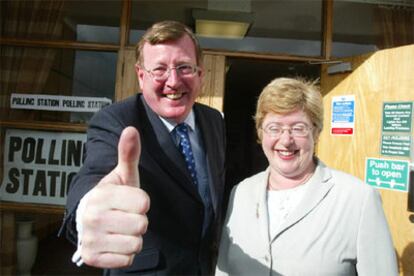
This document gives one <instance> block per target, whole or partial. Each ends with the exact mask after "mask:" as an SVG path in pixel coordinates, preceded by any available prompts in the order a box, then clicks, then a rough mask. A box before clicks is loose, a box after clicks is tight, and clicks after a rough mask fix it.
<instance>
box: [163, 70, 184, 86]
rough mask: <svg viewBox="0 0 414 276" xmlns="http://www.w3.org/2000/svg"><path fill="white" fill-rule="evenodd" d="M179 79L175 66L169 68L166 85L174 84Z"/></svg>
mask: <svg viewBox="0 0 414 276" xmlns="http://www.w3.org/2000/svg"><path fill="white" fill-rule="evenodd" d="M180 81H181V78H180V75H179V74H178V72H177V69H176V68H171V69H170V71H169V74H168V77H167V80H166V83H167V85H169V86H174V85H176V84H177V83H179V82H180Z"/></svg>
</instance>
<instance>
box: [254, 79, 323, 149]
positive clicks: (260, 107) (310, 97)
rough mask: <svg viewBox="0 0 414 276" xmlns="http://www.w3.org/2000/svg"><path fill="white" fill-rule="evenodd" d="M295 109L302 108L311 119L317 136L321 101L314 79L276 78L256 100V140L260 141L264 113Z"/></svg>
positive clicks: (320, 122) (321, 125)
mask: <svg viewBox="0 0 414 276" xmlns="http://www.w3.org/2000/svg"><path fill="white" fill-rule="evenodd" d="M295 110H303V111H304V112H305V113H306V114H307V115H308V116H309V119H310V120H311V122H312V124H313V127H314V129H315V131H314V132H313V135H314V137H315V138H317V137H318V136H319V134H320V132H321V131H322V127H323V102H322V95H321V93H320V90H319V86H317V85H316V81H307V80H305V79H303V78H276V79H274V80H272V81H271V82H270V83H269V84H268V85H267V86H266V87H265V88H264V89H263V90H262V93H261V94H260V96H259V99H258V101H257V108H256V114H255V116H254V120H255V123H256V131H257V135H258V138H259V139H258V142H259V143H260V142H261V141H262V138H263V137H262V131H261V127H262V124H263V120H264V118H265V116H266V114H268V113H270V112H273V113H276V114H287V113H290V112H292V111H295Z"/></svg>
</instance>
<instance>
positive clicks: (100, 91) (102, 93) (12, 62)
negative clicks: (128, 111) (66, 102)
mask: <svg viewBox="0 0 414 276" xmlns="http://www.w3.org/2000/svg"><path fill="white" fill-rule="evenodd" d="M0 58H1V64H2V66H1V69H0V73H1V82H0V84H1V87H0V89H1V90H0V91H1V97H0V115H1V118H3V119H6V120H7V119H21V120H39V121H63V122H86V121H88V120H89V118H90V117H91V116H92V114H93V113H91V112H69V111H65V112H62V111H59V112H58V111H43V110H42V111H40V110H33V109H29V110H23V109H11V108H10V106H11V103H10V96H11V94H12V93H20V94H35V95H38V94H41V95H45V94H47V95H56V96H80V97H101V98H102V97H106V98H109V99H111V100H112V101H113V99H114V91H115V77H116V72H115V71H116V59H117V53H115V52H98V51H81V50H67V49H52V48H29V47H25V48H23V47H10V46H1V48H0ZM29 106H30V104H29Z"/></svg>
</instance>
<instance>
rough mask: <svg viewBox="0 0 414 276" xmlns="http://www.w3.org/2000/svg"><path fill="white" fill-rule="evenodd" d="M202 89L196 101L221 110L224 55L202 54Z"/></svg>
mask: <svg viewBox="0 0 414 276" xmlns="http://www.w3.org/2000/svg"><path fill="white" fill-rule="evenodd" d="M203 63H204V71H205V76H204V83H203V90H202V92H201V94H200V96H199V97H198V99H197V101H198V102H200V103H204V104H206V105H208V106H211V107H214V108H216V109H218V110H220V111H223V96H224V85H225V77H226V74H225V72H226V57H225V56H218V55H204V59H203Z"/></svg>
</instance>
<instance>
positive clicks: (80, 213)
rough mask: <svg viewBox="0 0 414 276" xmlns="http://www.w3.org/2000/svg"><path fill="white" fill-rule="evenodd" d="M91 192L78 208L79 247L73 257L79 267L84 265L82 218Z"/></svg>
mask: <svg viewBox="0 0 414 276" xmlns="http://www.w3.org/2000/svg"><path fill="white" fill-rule="evenodd" d="M89 194H90V191H89V192H88V193H86V194H85V195H84V196H83V197H82V199H81V200H80V202H79V205H78V208H77V209H76V231H77V232H78V247H77V249H76V251H75V253H74V254H73V256H72V262H73V263H75V264H76V265H77V266H81V265H82V264H83V260H82V256H81V252H82V219H81V218H82V216H83V214H84V213H85V208H86V203H87V201H88V198H89Z"/></svg>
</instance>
